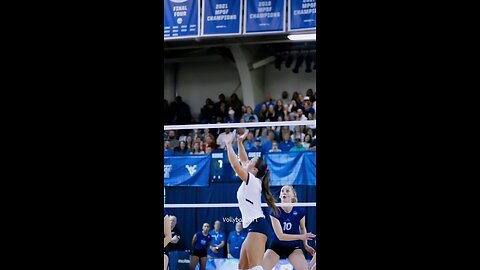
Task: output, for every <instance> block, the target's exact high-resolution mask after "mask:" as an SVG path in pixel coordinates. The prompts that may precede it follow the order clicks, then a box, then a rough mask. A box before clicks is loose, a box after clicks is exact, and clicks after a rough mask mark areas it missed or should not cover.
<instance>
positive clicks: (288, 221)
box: [262, 186, 315, 270]
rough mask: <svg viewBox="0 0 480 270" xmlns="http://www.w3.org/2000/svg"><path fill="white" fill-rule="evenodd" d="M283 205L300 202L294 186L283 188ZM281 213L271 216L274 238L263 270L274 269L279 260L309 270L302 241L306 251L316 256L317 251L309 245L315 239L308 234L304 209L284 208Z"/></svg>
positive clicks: (265, 256) (281, 195)
mask: <svg viewBox="0 0 480 270" xmlns="http://www.w3.org/2000/svg"><path fill="white" fill-rule="evenodd" d="M280 200H281V202H282V203H295V202H297V201H298V199H297V194H296V192H295V189H293V187H292V186H283V187H282V189H281V191H280ZM279 210H280V213H279V214H275V213H271V214H270V220H271V222H272V227H273V230H274V231H275V235H274V238H273V240H272V242H271V243H270V245H269V247H268V249H267V251H266V252H265V255H264V256H263V264H262V266H263V269H272V268H273V267H274V266H275V265H276V264H277V262H278V260H279V259H284V258H288V261H289V262H290V264H292V266H293V267H294V268H295V269H296V270H308V264H307V260H306V259H305V256H304V254H303V251H302V249H301V248H300V244H301V241H303V244H304V246H305V250H306V251H307V252H309V253H310V254H312V255H313V254H314V253H315V250H314V249H313V248H312V247H310V246H309V245H308V240H310V239H313V238H314V237H315V235H314V234H312V233H307V229H306V227H305V213H306V210H305V208H304V207H297V206H295V207H293V206H282V207H280V209H279Z"/></svg>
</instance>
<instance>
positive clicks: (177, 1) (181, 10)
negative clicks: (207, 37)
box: [163, 0, 200, 39]
mask: <svg viewBox="0 0 480 270" xmlns="http://www.w3.org/2000/svg"><path fill="white" fill-rule="evenodd" d="M199 2H200V0H163V4H164V5H163V38H164V39H174V38H188V37H197V36H198V35H199V33H200V32H199V31H198V24H199V22H200V8H199Z"/></svg>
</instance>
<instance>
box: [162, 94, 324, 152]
mask: <svg viewBox="0 0 480 270" xmlns="http://www.w3.org/2000/svg"><path fill="white" fill-rule="evenodd" d="M316 109H317V107H316V92H315V93H314V92H313V90H312V89H308V90H307V91H306V94H305V96H304V95H302V94H300V93H298V92H294V93H293V95H292V97H291V98H289V94H288V92H286V91H284V92H283V93H282V97H281V98H280V99H277V100H273V99H272V98H271V97H270V96H269V95H267V96H266V97H265V100H264V101H262V102H260V103H258V104H256V105H255V107H254V108H252V107H251V106H247V105H244V104H243V102H242V101H241V100H240V99H239V98H238V96H237V95H236V94H235V93H233V94H232V95H231V96H230V98H229V99H228V100H227V99H226V98H225V95H224V94H220V95H219V96H218V101H217V102H213V101H212V99H211V98H207V99H206V101H205V105H204V106H203V107H202V109H201V111H200V114H199V117H198V120H194V119H193V117H192V114H191V112H190V106H189V105H188V104H186V103H185V102H184V101H183V100H182V97H181V96H177V97H176V98H175V101H174V102H171V103H170V104H169V103H168V101H167V100H164V125H182V124H192V123H198V124H216V123H247V122H281V121H302V120H316ZM232 131H233V130H231V129H230V128H224V129H223V128H220V129H213V128H212V129H209V128H205V129H203V130H198V129H193V130H178V131H174V130H170V131H165V133H164V138H163V140H164V155H196V154H209V153H211V152H212V151H214V150H222V149H225V138H226V136H227V135H228V134H229V133H230V132H232ZM245 131H246V132H248V135H247V139H246V140H245V141H244V146H245V150H246V151H258V152H262V154H264V153H270V152H287V151H306V150H316V145H317V144H316V125H315V124H313V125H303V126H299V125H291V126H273V127H261V128H239V129H237V132H238V133H243V132H245Z"/></svg>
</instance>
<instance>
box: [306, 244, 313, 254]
mask: <svg viewBox="0 0 480 270" xmlns="http://www.w3.org/2000/svg"><path fill="white" fill-rule="evenodd" d="M305 250H306V251H307V252H308V253H310V254H311V255H312V256H313V255H314V254H315V249H313V248H312V247H311V246H309V245H306V246H305Z"/></svg>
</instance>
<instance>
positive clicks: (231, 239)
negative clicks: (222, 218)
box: [227, 222, 247, 259]
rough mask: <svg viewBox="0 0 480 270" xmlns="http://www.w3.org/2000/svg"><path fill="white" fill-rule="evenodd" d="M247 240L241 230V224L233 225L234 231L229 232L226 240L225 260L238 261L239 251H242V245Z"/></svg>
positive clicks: (245, 234)
mask: <svg viewBox="0 0 480 270" xmlns="http://www.w3.org/2000/svg"><path fill="white" fill-rule="evenodd" d="M245 238H247V233H246V232H245V231H244V230H243V227H242V222H237V224H235V231H233V232H230V234H229V235H228V240H227V251H228V256H227V258H235V259H240V250H242V244H243V242H244V241H245Z"/></svg>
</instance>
